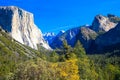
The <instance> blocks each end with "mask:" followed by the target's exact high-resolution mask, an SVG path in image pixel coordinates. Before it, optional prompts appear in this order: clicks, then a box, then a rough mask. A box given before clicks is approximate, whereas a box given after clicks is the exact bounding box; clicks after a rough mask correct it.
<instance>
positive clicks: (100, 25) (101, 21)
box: [90, 15, 117, 32]
mask: <svg viewBox="0 0 120 80" xmlns="http://www.w3.org/2000/svg"><path fill="white" fill-rule="evenodd" d="M116 24H117V23H114V22H112V21H110V19H109V17H105V16H102V15H97V16H96V17H95V18H94V21H93V23H92V26H91V27H90V28H91V29H92V30H94V31H96V32H101V31H105V32H107V31H109V30H110V29H112V28H114V27H115V26H116Z"/></svg>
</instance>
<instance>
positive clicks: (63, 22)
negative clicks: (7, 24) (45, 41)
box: [0, 0, 120, 33]
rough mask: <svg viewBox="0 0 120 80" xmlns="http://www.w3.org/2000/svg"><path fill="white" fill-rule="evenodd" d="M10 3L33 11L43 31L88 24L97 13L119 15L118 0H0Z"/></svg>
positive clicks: (119, 3) (119, 1)
mask: <svg viewBox="0 0 120 80" xmlns="http://www.w3.org/2000/svg"><path fill="white" fill-rule="evenodd" d="M10 5H14V6H18V7H20V8H23V9H24V10H27V11H29V12H31V13H33V14H34V21H35V24H36V25H37V26H38V27H39V28H40V29H41V30H42V32H43V33H45V32H55V33H58V32H59V31H60V30H67V29H69V28H73V27H78V26H80V25H85V24H89V25H90V24H91V23H92V21H93V19H94V16H95V15H97V14H102V15H107V14H108V13H111V14H115V15H117V16H120V6H119V5H120V0H0V6H10Z"/></svg>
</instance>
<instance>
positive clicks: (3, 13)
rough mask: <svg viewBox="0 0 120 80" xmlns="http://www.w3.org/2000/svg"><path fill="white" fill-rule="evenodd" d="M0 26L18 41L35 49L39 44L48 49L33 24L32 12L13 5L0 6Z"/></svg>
mask: <svg viewBox="0 0 120 80" xmlns="http://www.w3.org/2000/svg"><path fill="white" fill-rule="evenodd" d="M0 26H1V27H2V28H3V29H4V30H6V31H8V32H9V33H10V34H11V36H12V37H13V38H14V39H15V40H17V41H18V42H20V43H22V44H25V45H27V46H30V47H32V48H35V49H37V45H41V46H43V47H44V48H46V49H50V47H49V46H48V44H47V43H46V42H45V40H44V39H43V37H42V33H41V31H40V30H39V29H38V28H37V26H36V25H35V24H34V19H33V14H32V13H29V12H27V11H24V10H22V9H20V8H18V7H15V6H7V7H0Z"/></svg>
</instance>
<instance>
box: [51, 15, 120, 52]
mask: <svg viewBox="0 0 120 80" xmlns="http://www.w3.org/2000/svg"><path fill="white" fill-rule="evenodd" d="M119 21H120V18H119V17H117V16H114V15H108V16H102V15H97V16H95V18H94V20H93V22H92V25H90V26H85V25H84V26H81V27H76V28H72V29H69V30H67V31H66V32H64V33H63V34H62V35H59V36H57V37H55V38H54V39H53V42H52V43H51V44H50V46H51V47H52V48H53V49H55V48H62V45H63V41H64V40H66V41H67V43H68V45H70V46H71V47H74V45H75V44H76V42H77V40H79V41H80V42H81V43H82V44H83V47H84V48H85V50H86V52H88V53H92V52H94V50H95V49H96V50H98V51H99V48H100V49H102V48H103V46H101V45H107V46H108V45H109V44H110V45H111V44H112V43H118V42H119V41H120V39H118V38H117V37H119V33H120V32H119V30H117V31H116V28H117V26H119V24H120V23H119ZM116 25H117V26H116ZM117 29H118V28H117ZM111 31H112V32H111ZM116 32H117V33H118V34H117V33H116ZM108 34H111V35H109V36H108ZM105 35H107V36H105ZM112 35H114V36H112ZM111 36H112V37H111ZM113 37H114V38H113ZM108 39H116V40H115V42H114V40H111V41H113V42H111V41H109V40H108ZM104 41H106V42H104Z"/></svg>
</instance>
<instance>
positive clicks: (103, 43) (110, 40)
mask: <svg viewBox="0 0 120 80" xmlns="http://www.w3.org/2000/svg"><path fill="white" fill-rule="evenodd" d="M117 43H120V23H118V25H117V26H116V27H115V28H113V29H111V30H109V31H108V32H106V33H105V34H103V35H100V36H99V37H97V38H96V40H95V44H96V45H97V46H98V49H99V50H102V49H103V47H107V46H110V45H115V44H117Z"/></svg>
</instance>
